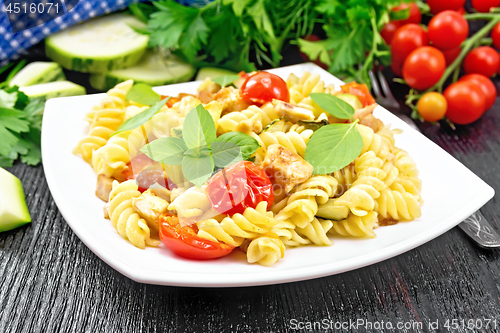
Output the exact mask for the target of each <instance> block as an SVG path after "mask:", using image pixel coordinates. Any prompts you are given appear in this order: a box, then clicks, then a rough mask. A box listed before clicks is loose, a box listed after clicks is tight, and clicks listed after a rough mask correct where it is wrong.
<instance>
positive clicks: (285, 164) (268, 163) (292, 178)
mask: <svg viewBox="0 0 500 333" xmlns="http://www.w3.org/2000/svg"><path fill="white" fill-rule="evenodd" d="M262 167H263V168H264V171H265V172H266V174H267V175H268V176H269V178H270V179H271V181H272V182H273V183H276V184H279V185H280V186H282V187H283V188H285V191H286V193H289V192H290V191H291V190H292V189H293V188H294V187H295V186H296V185H298V184H301V183H303V182H305V181H306V180H308V179H309V178H310V177H311V176H312V173H313V167H312V165H311V164H309V163H308V162H306V161H305V160H304V159H303V158H302V157H300V155H298V154H296V153H293V152H291V151H290V150H288V149H286V148H285V147H283V146H282V145H279V144H272V145H270V146H269V147H267V152H266V157H265V159H264V162H263V163H262Z"/></svg>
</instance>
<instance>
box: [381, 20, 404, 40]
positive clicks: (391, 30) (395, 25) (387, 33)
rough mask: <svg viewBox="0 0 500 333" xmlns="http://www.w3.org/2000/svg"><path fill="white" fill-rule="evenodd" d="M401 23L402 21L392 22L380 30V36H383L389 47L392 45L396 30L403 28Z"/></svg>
mask: <svg viewBox="0 0 500 333" xmlns="http://www.w3.org/2000/svg"><path fill="white" fill-rule="evenodd" d="M399 22H400V21H390V22H388V23H386V24H385V25H384V28H382V30H380V36H382V38H383V39H384V40H385V42H386V43H387V45H391V42H392V38H393V37H394V34H395V33H396V30H398V29H399V28H400V27H401V23H399Z"/></svg>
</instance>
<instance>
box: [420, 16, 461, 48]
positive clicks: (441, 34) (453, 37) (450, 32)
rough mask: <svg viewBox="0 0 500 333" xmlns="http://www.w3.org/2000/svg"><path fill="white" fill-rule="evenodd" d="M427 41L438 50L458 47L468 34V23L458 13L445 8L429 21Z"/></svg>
mask: <svg viewBox="0 0 500 333" xmlns="http://www.w3.org/2000/svg"><path fill="white" fill-rule="evenodd" d="M427 34H428V36H429V41H431V42H432V44H433V45H434V46H435V47H437V48H438V49H440V50H451V49H454V48H457V47H460V44H462V42H463V41H464V40H466V39H467V35H468V34H469V23H467V20H466V19H465V18H464V17H463V16H462V15H460V14H459V13H457V12H455V11H452V10H445V11H444V12H441V13H439V14H437V15H436V16H434V17H433V18H432V19H431V21H430V22H429V26H428V32H427Z"/></svg>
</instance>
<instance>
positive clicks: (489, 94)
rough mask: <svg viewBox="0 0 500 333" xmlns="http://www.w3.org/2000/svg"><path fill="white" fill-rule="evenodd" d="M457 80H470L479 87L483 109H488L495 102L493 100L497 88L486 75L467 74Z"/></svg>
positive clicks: (495, 96)
mask: <svg viewBox="0 0 500 333" xmlns="http://www.w3.org/2000/svg"><path fill="white" fill-rule="evenodd" d="M458 81H459V82H462V81H469V82H472V83H474V84H475V85H476V86H478V87H479V88H480V89H481V91H482V92H483V95H484V100H485V107H484V110H485V111H487V110H489V109H490V108H491V106H492V105H493V104H495V100H496V99H497V88H496V87H495V85H494V84H493V82H492V81H491V80H490V79H489V78H487V77H486V76H484V75H481V74H467V75H464V76H462V77H461V78H460V80H458Z"/></svg>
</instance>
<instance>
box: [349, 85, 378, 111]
mask: <svg viewBox="0 0 500 333" xmlns="http://www.w3.org/2000/svg"><path fill="white" fill-rule="evenodd" d="M340 90H341V91H342V92H345V93H349V94H351V95H354V96H356V97H357V98H358V99H359V101H360V102H361V104H363V106H367V105H372V104H373V103H375V99H374V98H373V97H372V95H371V94H370V90H368V86H367V85H366V84H364V83H356V82H349V83H347V84H344V85H343V86H340Z"/></svg>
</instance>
